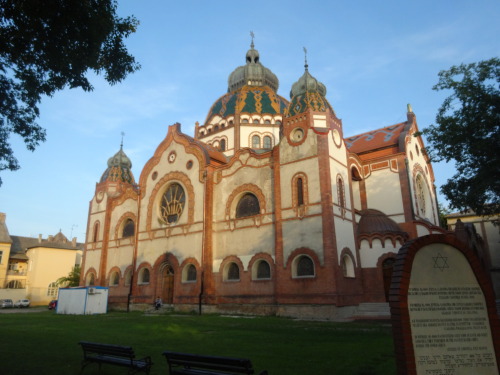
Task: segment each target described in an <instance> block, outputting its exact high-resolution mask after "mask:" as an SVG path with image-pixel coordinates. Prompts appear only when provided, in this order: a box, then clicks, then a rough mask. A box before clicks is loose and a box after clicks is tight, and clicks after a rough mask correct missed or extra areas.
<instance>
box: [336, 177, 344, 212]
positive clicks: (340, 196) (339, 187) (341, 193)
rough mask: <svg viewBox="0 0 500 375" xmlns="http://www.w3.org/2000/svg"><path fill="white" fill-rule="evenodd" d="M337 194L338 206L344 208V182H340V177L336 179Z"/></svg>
mask: <svg viewBox="0 0 500 375" xmlns="http://www.w3.org/2000/svg"><path fill="white" fill-rule="evenodd" d="M337 193H338V199H339V206H340V207H342V208H344V207H345V193H344V181H342V178H341V177H339V178H337Z"/></svg>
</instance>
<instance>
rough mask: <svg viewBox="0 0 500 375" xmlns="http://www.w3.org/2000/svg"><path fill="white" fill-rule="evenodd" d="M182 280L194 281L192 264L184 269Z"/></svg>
mask: <svg viewBox="0 0 500 375" xmlns="http://www.w3.org/2000/svg"><path fill="white" fill-rule="evenodd" d="M183 280H184V281H187V282H190V281H191V282H192V281H196V267H195V266H194V265H193V264H188V265H187V266H186V267H184V272H183Z"/></svg>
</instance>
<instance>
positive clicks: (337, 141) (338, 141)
mask: <svg viewBox="0 0 500 375" xmlns="http://www.w3.org/2000/svg"><path fill="white" fill-rule="evenodd" d="M332 138H333V142H334V143H335V146H337V147H338V148H340V146H342V137H341V136H340V133H339V131H338V130H337V129H333V131H332Z"/></svg>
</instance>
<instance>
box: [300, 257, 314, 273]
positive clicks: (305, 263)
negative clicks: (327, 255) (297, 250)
mask: <svg viewBox="0 0 500 375" xmlns="http://www.w3.org/2000/svg"><path fill="white" fill-rule="evenodd" d="M297 276H298V277H310V276H314V262H313V260H312V259H311V258H309V257H308V256H306V255H302V256H301V257H300V258H299V259H298V261H297Z"/></svg>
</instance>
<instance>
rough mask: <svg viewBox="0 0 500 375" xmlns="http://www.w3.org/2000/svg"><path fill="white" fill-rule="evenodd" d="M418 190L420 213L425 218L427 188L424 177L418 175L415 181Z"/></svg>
mask: <svg viewBox="0 0 500 375" xmlns="http://www.w3.org/2000/svg"><path fill="white" fill-rule="evenodd" d="M415 185H416V190H417V203H418V212H419V214H420V215H422V216H425V212H426V207H425V206H426V203H427V202H426V200H425V198H426V197H425V196H426V186H425V181H424V179H423V177H422V175H420V174H419V175H418V176H417V178H416V180H415Z"/></svg>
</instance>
